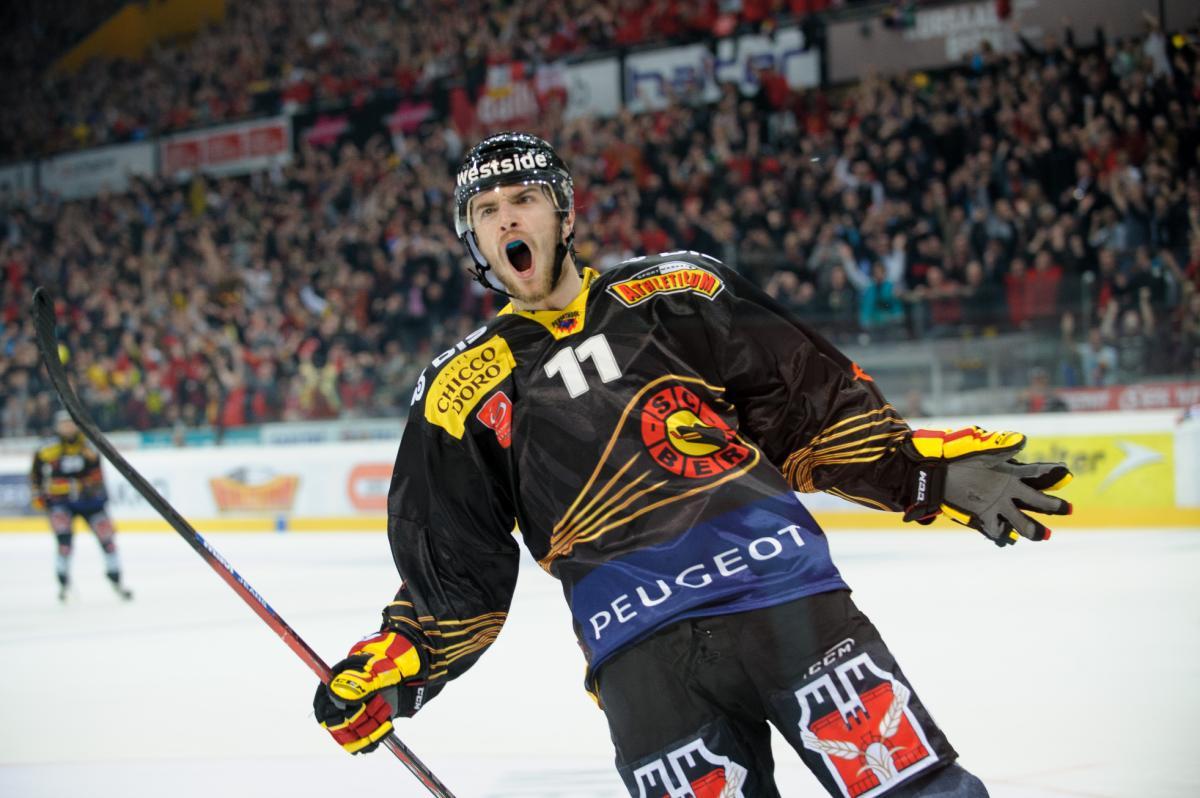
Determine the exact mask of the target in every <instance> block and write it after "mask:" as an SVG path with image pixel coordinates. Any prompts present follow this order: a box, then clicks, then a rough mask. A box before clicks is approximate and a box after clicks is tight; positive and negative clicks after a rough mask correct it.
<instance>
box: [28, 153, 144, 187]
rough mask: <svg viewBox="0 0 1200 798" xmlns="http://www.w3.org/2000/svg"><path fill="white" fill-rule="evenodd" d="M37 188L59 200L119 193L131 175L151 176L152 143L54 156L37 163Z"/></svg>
mask: <svg viewBox="0 0 1200 798" xmlns="http://www.w3.org/2000/svg"><path fill="white" fill-rule="evenodd" d="M39 169H40V173H39V177H40V180H39V182H40V184H41V190H42V191H44V192H47V193H50V194H54V195H57V196H59V197H62V198H63V199H81V198H84V197H94V196H96V195H97V194H100V193H101V192H104V191H108V192H112V193H120V192H122V191H125V190H126V189H128V188H129V184H130V178H131V177H153V176H154V171H155V170H154V144H153V143H151V142H148V141H141V142H137V143H135V144H117V145H114V146H112V147H98V148H96V149H93V150H83V151H82V152H72V153H67V154H66V155H56V156H55V157H53V158H47V159H46V160H44V161H42V162H41V166H40V167H39Z"/></svg>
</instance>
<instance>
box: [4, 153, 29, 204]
mask: <svg viewBox="0 0 1200 798" xmlns="http://www.w3.org/2000/svg"><path fill="white" fill-rule="evenodd" d="M35 188H36V186H35V184H34V167H33V162H32V161H27V162H25V163H15V164H11V165H9V166H0V204H3V203H6V202H9V201H10V200H11V201H24V200H26V199H28V198H29V197H30V196H31V195H32V194H33V191H34V189H35Z"/></svg>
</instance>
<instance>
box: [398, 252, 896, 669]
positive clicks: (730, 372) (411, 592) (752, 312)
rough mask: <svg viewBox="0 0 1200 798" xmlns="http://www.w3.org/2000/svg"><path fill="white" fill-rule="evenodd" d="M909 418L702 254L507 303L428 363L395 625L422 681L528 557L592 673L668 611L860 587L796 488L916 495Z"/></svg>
mask: <svg viewBox="0 0 1200 798" xmlns="http://www.w3.org/2000/svg"><path fill="white" fill-rule="evenodd" d="M908 434H909V429H908V426H907V425H906V424H905V423H904V421H903V420H902V419H901V418H900V417H899V416H898V415H897V413H896V412H895V411H894V410H893V409H892V407H891V406H890V405H888V404H887V403H886V402H885V401H884V400H883V398H882V397H881V396H880V394H879V392H878V391H877V390H876V388H875V386H874V384H873V383H872V381H871V379H870V377H869V376H867V375H866V374H864V373H863V372H862V371H861V370H859V369H858V368H857V367H856V366H855V365H854V364H853V363H851V362H849V361H848V360H847V359H846V358H845V357H844V356H843V355H842V354H840V353H839V352H838V351H837V350H836V349H834V348H833V347H832V346H831V345H829V344H828V343H827V342H825V341H824V340H823V339H822V338H821V337H820V336H819V335H817V334H816V333H814V332H812V331H810V330H809V329H808V328H807V327H805V326H804V325H803V324H802V323H800V322H798V321H796V320H794V319H792V318H790V317H789V316H788V314H787V313H786V312H785V311H784V310H782V309H781V308H780V307H779V306H777V305H776V304H775V303H774V302H773V301H772V300H771V299H770V298H768V297H767V296H766V295H765V294H763V293H762V292H761V291H759V290H758V289H757V288H755V287H753V286H752V285H751V284H749V283H748V282H747V281H746V280H745V279H744V278H742V277H740V276H739V275H737V274H736V273H734V272H732V271H730V270H727V269H725V268H724V267H723V266H721V265H720V264H719V263H718V262H717V261H715V260H713V259H711V258H708V257H707V256H704V255H700V254H697V253H691V252H675V253H666V254H663V255H657V256H654V257H646V258H640V259H636V260H633V261H629V262H627V263H624V264H622V265H620V266H618V267H617V268H615V269H613V270H612V271H609V272H606V273H605V274H604V275H603V276H600V275H598V274H597V273H596V272H594V271H592V270H590V269H588V270H585V272H584V280H583V289H582V291H581V292H580V294H579V295H578V296H577V297H576V298H575V300H574V301H573V302H572V303H571V304H570V305H569V306H568V307H566V308H564V309H563V310H559V311H538V312H518V311H514V310H512V309H511V306H510V307H509V308H506V309H505V310H504V311H502V312H501V313H500V315H499V316H498V317H497V318H496V319H495V320H493V321H491V322H489V323H488V324H487V325H486V326H484V327H482V328H480V329H478V330H476V331H475V332H473V333H471V334H470V335H468V336H467V337H466V338H465V339H463V340H462V341H461V342H459V343H458V344H457V345H456V346H454V347H452V348H451V349H448V350H447V351H445V352H443V353H442V354H440V355H439V356H438V357H437V358H436V359H435V360H434V361H433V364H432V365H431V366H430V367H429V368H428V369H426V370H425V372H424V373H423V374H422V375H421V377H420V379H419V381H418V385H417V388H416V390H415V392H414V395H413V398H412V407H411V411H410V415H409V419H408V424H407V427H406V429H405V431H404V436H403V439H402V441H401V444H400V450H399V454H398V456H397V459H396V466H395V471H394V474H393V478H392V482H391V488H390V493H389V498H388V534H389V537H390V542H391V548H392V553H393V556H394V558H395V562H396V566H397V568H398V569H399V571H400V574H401V577H402V578H403V586H402V587H401V589H400V591H399V593H398V595H397V596H396V600H395V602H394V603H393V604H391V605H389V608H388V610H387V611H386V615H387V616H388V617H389V618H391V622H392V623H395V624H399V625H400V626H401V627H402V628H405V629H406V630H407V631H408V632H409V633H410V634H411V635H412V636H413V637H414V638H415V639H416V641H417V642H418V645H419V646H420V647H421V648H422V650H423V652H424V654H425V657H424V659H425V668H426V674H427V676H428V678H429V680H430V686H431V687H432V688H435V689H436V688H437V687H439V686H440V685H441V684H444V683H445V682H446V681H448V680H449V679H453V678H455V677H457V676H458V675H460V674H461V673H462V672H463V671H465V670H466V669H467V668H469V667H470V666H471V664H472V663H474V662H475V660H476V659H478V657H479V656H480V654H481V653H482V652H483V651H484V650H485V649H486V648H487V647H488V646H489V645H490V644H491V643H492V641H493V640H495V638H496V636H497V634H498V633H499V631H500V628H501V626H502V624H503V623H504V619H505V616H506V613H507V611H508V607H509V601H510V598H511V595H512V591H513V587H514V584H515V581H516V577H517V564H518V549H517V543H516V540H515V537H514V534H513V529H514V526H515V527H516V528H517V529H519V534H520V535H521V537H522V538H523V541H524V545H525V547H526V548H527V549H528V550H529V552H530V553H531V554H532V555H533V558H534V559H535V560H537V562H538V563H540V564H541V566H542V568H544V569H545V570H546V571H547V572H549V573H550V574H552V575H553V576H555V577H556V578H558V579H559V580H560V581H561V582H562V585H563V592H564V594H565V596H566V599H567V602H568V604H569V605H570V608H571V612H572V615H573V616H574V626H575V633H576V635H577V637H578V639H579V642H580V645H581V647H582V649H583V651H584V654H585V656H586V657H587V660H588V663H589V666H590V669H591V670H592V671H594V669H595V668H596V667H597V666H599V665H600V664H601V663H602V662H603V661H604V660H605V658H607V657H609V656H610V655H611V654H613V653H614V652H615V651H617V650H619V649H621V648H622V647H624V646H627V645H629V644H631V643H633V642H635V641H637V640H639V639H641V638H643V637H645V636H647V635H649V634H650V633H652V632H653V631H655V630H656V629H658V628H661V627H662V626H664V625H665V624H668V623H671V622H674V621H677V620H680V619H682V618H686V617H689V616H699V615H714V614H723V613H732V612H739V611H743V610H749V609H756V608H760V607H766V606H771V605H774V604H779V603H782V602H785V601H790V600H793V599H796V598H800V597H802V596H806V595H811V594H815V593H821V592H826V591H830V590H835V589H839V588H843V587H845V586H846V585H845V583H844V582H843V581H842V578H841V576H840V575H839V574H838V571H837V569H836V568H835V567H834V565H833V563H832V561H831V559H830V556H829V551H828V547H827V545H826V541H825V538H824V534H823V533H822V531H821V529H820V528H819V526H818V525H817V523H816V522H815V521H814V520H813V518H812V516H811V515H809V513H808V512H807V510H805V508H804V506H803V505H802V504H801V502H800V501H799V499H798V498H797V496H796V493H795V491H815V490H827V491H832V492H836V493H837V494H838V495H840V496H843V497H846V498H849V499H852V500H854V501H857V502H859V503H861V504H864V505H867V506H869V507H873V508H877V509H881V510H900V509H902V508H903V506H904V505H905V504H906V503H907V502H906V501H905V499H906V497H905V495H904V493H905V486H906V485H907V484H908V483H909V475H910V473H911V471H912V466H911V465H910V463H909V461H908V460H907V459H906V458H905V457H904V456H903V455H901V454H900V452H899V451H898V449H899V446H900V444H901V443H902V441H903V440H904V439H905V438H906V436H907V435H908Z"/></svg>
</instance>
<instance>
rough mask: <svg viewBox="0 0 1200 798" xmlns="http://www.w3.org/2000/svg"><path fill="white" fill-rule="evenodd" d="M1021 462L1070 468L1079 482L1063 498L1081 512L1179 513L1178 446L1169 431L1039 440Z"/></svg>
mask: <svg viewBox="0 0 1200 798" xmlns="http://www.w3.org/2000/svg"><path fill="white" fill-rule="evenodd" d="M1018 459H1020V460H1022V461H1024V462H1054V461H1062V462H1064V463H1066V464H1067V467H1068V468H1070V469H1071V472H1072V473H1073V474H1074V475H1075V479H1074V480H1073V481H1072V482H1071V484H1070V485H1067V486H1066V487H1065V488H1063V489H1062V491H1061V494H1060V495H1061V496H1062V497H1063V498H1064V499H1066V500H1067V501H1069V502H1071V503H1072V504H1073V505H1075V507H1076V509H1077V510H1086V511H1093V510H1096V509H1100V508H1105V509H1107V508H1112V509H1125V508H1156V509H1162V510H1168V509H1174V508H1175V441H1174V437H1173V436H1172V434H1171V433H1170V432H1156V433H1141V434H1134V435H1063V436H1054V435H1039V436H1036V437H1034V438H1031V439H1030V441H1029V444H1028V445H1027V446H1026V447H1025V449H1024V451H1022V452H1021V454H1020V455H1018Z"/></svg>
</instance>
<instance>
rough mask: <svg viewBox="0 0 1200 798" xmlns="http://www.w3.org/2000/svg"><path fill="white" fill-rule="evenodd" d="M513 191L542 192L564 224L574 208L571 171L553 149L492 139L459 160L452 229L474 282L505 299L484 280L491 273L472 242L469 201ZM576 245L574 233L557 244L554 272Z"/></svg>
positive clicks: (507, 137) (514, 138) (511, 136)
mask: <svg viewBox="0 0 1200 798" xmlns="http://www.w3.org/2000/svg"><path fill="white" fill-rule="evenodd" d="M511 185H540V186H542V188H543V189H544V190H545V191H546V193H547V196H548V197H549V198H550V200H551V201H552V202H553V203H554V207H555V208H556V209H557V210H558V213H559V215H560V217H561V218H563V219H566V218H567V215H568V214H570V212H571V210H572V209H573V208H574V207H575V186H574V182H573V181H572V180H571V172H570V170H569V169H567V166H566V164H564V163H563V161H562V159H561V158H559V157H558V153H556V152H555V151H554V148H553V147H551V146H550V145H549V144H548V143H546V142H545V141H544V140H542V139H540V138H538V137H537V136H533V135H530V134H529V133H518V132H515V131H507V132H504V133H496V134H494V135H491V136H488V137H487V138H485V139H484V140H483V141H481V142H479V143H478V144H476V145H475V146H474V147H472V148H471V151H470V152H468V153H467V155H466V157H465V158H463V161H462V164H461V165H460V166H459V168H458V174H457V176H456V178H455V182H454V229H455V232H456V233H457V234H458V238H459V240H460V241H462V242H463V244H464V245H465V246H466V248H467V252H469V253H470V254H471V260H473V261H474V262H475V269H474V273H475V279H476V280H478V281H479V282H480V283H482V284H483V285H485V286H487V287H488V288H491V289H492V290H494V291H499V292H500V293H502V294H505V295H507V292H505V291H503V290H501V289H500V288H498V287H497V286H495V285H493V284H492V282H491V281H490V280H489V279H488V277H487V272H488V270H489V269H490V268H491V267H490V266H488V262H487V259H486V258H485V257H483V253H482V252H480V251H479V242H478V241H477V240H476V239H475V230H474V228H473V225H472V223H471V201H472V200H473V199H474V198H475V197H477V196H478V195H479V194H481V193H483V192H484V191H488V190H490V189H493V188H495V187H497V186H511ZM574 240H575V231H574V230H572V231H571V232H570V233H569V234H568V235H567V240H566V241H565V242H560V243H559V245H558V251H557V252H556V254H555V264H554V269H555V271H556V272H557V271H558V270H560V269H561V268H562V262H563V259H564V258H565V257H566V255H567V253H568V252H569V253H572V255H573V254H574Z"/></svg>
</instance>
